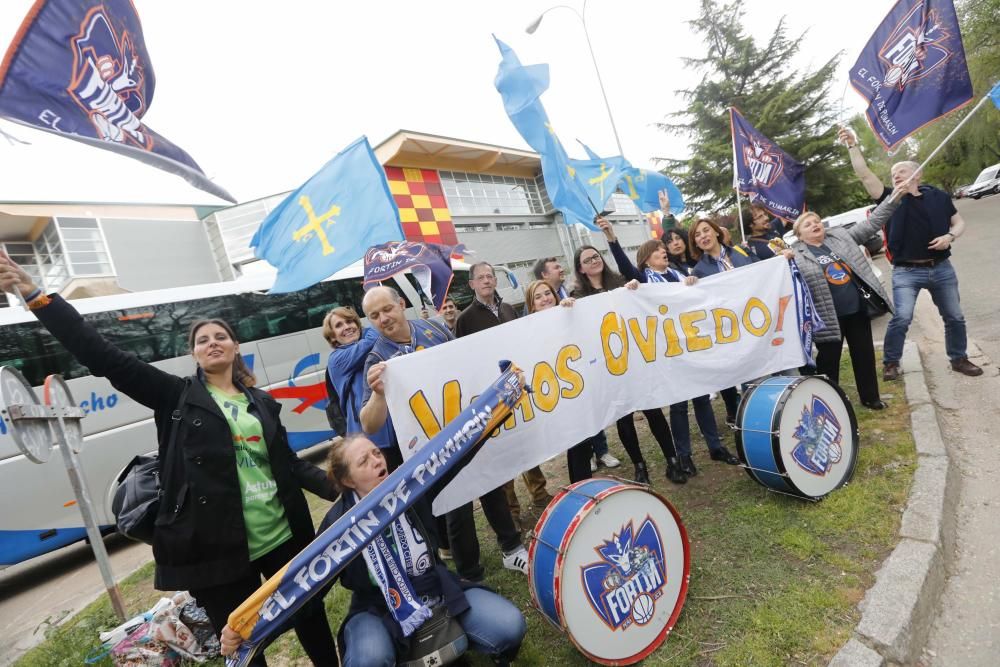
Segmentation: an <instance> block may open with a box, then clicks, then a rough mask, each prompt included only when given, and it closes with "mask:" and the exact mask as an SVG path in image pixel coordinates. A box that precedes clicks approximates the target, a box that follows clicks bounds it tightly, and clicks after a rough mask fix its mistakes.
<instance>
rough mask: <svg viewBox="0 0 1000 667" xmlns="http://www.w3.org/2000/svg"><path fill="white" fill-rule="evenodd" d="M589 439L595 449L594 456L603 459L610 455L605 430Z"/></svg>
mask: <svg viewBox="0 0 1000 667" xmlns="http://www.w3.org/2000/svg"><path fill="white" fill-rule="evenodd" d="M587 439H588V440H590V445H591V446H592V447H593V448H594V456H596V457H597V458H601V457H602V456H604V455H605V454H607V453H608V436H607V435H605V434H604V429H601V430H600V431H598V432H597V433H596V434H594V435H593V436H592V437H590V438H587Z"/></svg>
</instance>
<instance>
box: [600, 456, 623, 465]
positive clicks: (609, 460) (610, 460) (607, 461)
mask: <svg viewBox="0 0 1000 667" xmlns="http://www.w3.org/2000/svg"><path fill="white" fill-rule="evenodd" d="M621 464H622V462H621V461H619V460H618V459H616V458H615V457H613V456H611V452H605V453H604V454H602V455H601V465H603V466H604V467H605V468H617V467H618V466H620V465H621Z"/></svg>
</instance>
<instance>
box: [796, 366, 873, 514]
mask: <svg viewBox="0 0 1000 667" xmlns="http://www.w3.org/2000/svg"><path fill="white" fill-rule="evenodd" d="M779 409H780V411H781V414H780V417H779V423H778V425H777V426H778V429H777V430H778V434H779V435H778V440H779V446H780V448H781V461H782V463H783V464H784V468H785V472H786V473H787V474H788V481H789V482H790V483H791V484H792V485H793V486H794V487H795V488H796V489H797V490H798V491H799V492H801V493H802V494H803V495H805V496H807V497H810V498H820V497H822V496H825V495H826V494H828V493H830V492H831V491H833V490H834V489H837V488H839V487H840V486H843V485H844V484H845V483H846V482H847V481H848V480H849V479H850V478H851V475H853V474H854V466H855V464H856V463H857V456H858V423H857V418H856V417H855V416H854V409H853V408H852V407H851V404H850V403H849V402H848V401H847V398H846V397H845V396H844V393H843V391H841V389H840V387H838V386H836V385H835V384H833V383H831V382H830V381H829V380H826V379H824V378H819V377H808V378H804V379H803V380H802V381H801V382H798V383H797V384H796V385H795V386H794V387H793V388H792V389H791V391H789V392H788V393H787V394H786V395H785V400H784V403H783V404H782V405H781V406H780V408H779Z"/></svg>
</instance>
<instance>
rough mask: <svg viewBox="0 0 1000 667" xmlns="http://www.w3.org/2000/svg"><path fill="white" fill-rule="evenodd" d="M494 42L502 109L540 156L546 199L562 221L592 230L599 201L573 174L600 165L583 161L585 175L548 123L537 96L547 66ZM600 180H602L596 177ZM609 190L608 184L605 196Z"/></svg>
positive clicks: (596, 172) (544, 86) (545, 83)
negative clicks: (527, 62)
mask: <svg viewBox="0 0 1000 667" xmlns="http://www.w3.org/2000/svg"><path fill="white" fill-rule="evenodd" d="M494 39H496V38H495V37H494ZM496 43H497V47H498V48H499V49H500V55H501V58H502V59H501V61H500V68H499V70H498V71H497V76H496V79H495V81H494V84H495V85H496V89H497V91H498V92H499V93H500V97H501V98H502V99H503V106H504V110H505V111H506V112H507V116H508V117H509V118H510V121H511V122H512V123H513V124H514V127H515V128H517V131H518V132H520V133H521V136H522V137H523V138H524V140H525V141H526V142H527V143H528V145H529V146H531V147H532V148H533V149H534V150H535V151H536V152H537V153H538V155H539V157H541V160H542V179H543V180H544V181H545V189H546V190H547V191H548V194H549V201H551V202H552V205H553V206H555V207H556V208H557V209H559V211H561V212H562V214H563V216H564V217H565V220H566V224H568V225H572V224H574V223H580V224H583V225H586V226H587V227H589V228H590V229H593V230H596V229H597V227H595V226H594V224H593V218H594V214H595V213H596V212H597V211H598V210H600V206H601V205H602V203H603V202H601V203H598V202H596V201H591V199H590V198H589V197H588V193H587V189H586V188H584V187H582V186H581V184H580V180H579V179H578V178H577V174H578V173H580V174H581V176H580V177H581V178H584V181H585V182H586V181H589V180H590V179H592V178H600V175H601V174H602V171H601V169H600V165H597V166H596V167H594V168H593V169H590V165H587V166H585V167H584V172H585V174H586V175H585V176H584V172H578V171H577V167H575V166H574V165H573V164H571V161H570V159H569V156H568V155H566V150H565V149H564V148H563V146H562V143H560V141H559V137H557V136H556V133H555V130H554V129H553V128H552V124H551V123H549V117H548V116H547V115H546V113H545V108H544V107H543V106H542V102H541V100H540V99H539V98H540V97H541V95H542V93H544V92H545V91H546V90H548V87H549V66H548V65H522V64H521V61H520V60H518V58H517V54H516V53H514V50H513V49H511V48H510V47H509V46H507V45H506V44H504V43H503V42H501V41H500V40H499V39H497V40H496ZM603 182H604V180H600V181H598V183H603ZM599 189H600V188H598V190H599ZM613 192H614V189H613V188H612V189H611V190H610V191H609V192H608V196H609V197H610V196H611V194H612V193H613Z"/></svg>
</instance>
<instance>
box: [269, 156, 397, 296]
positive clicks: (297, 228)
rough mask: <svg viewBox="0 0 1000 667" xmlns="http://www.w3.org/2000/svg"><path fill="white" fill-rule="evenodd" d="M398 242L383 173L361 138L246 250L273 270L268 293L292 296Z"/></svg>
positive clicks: (281, 207) (281, 208) (291, 198)
mask: <svg viewBox="0 0 1000 667" xmlns="http://www.w3.org/2000/svg"><path fill="white" fill-rule="evenodd" d="M402 238H403V228H402V226H401V225H400V223H399V209H397V208H396V202H395V201H394V200H393V198H392V195H391V194H390V193H389V184H388V183H386V180H385V172H384V171H383V170H382V166H381V165H380V164H379V163H378V160H376V159H375V154H374V153H372V149H371V146H369V145H368V138H367V137H361V138H360V139H358V140H357V141H355V142H354V143H352V144H351V145H350V146H348V147H347V148H345V149H344V150H343V151H341V152H340V153H339V154H338V155H337V156H336V157H335V158H333V159H332V160H330V161H329V162H327V163H326V165H324V167H323V168H322V169H320V170H319V172H318V173H316V174H315V175H314V176H313V177H312V178H310V179H309V180H308V181H306V182H305V184H304V185H302V186H300V187H299V189H298V190H296V191H294V192H293V193H291V194H290V195H288V196H287V197H285V200H284V201H283V202H281V203H280V204H278V207H277V208H275V209H274V210H273V211H271V214H270V215H268V216H267V218H265V219H264V222H262V223H260V228H259V229H258V230H257V233H256V234H254V236H253V239H252V240H251V241H250V247H251V248H254V249H255V250H254V254H256V255H257V257H260V258H261V259H266V260H267V261H268V262H269V263H271V264H272V265H274V266H275V267H277V269H278V279H277V280H275V282H274V287H272V288H271V291H272V292H294V291H297V290H301V289H305V288H307V287H309V286H310V285H315V284H316V283H318V282H319V281H321V280H323V279H324V278H328V277H329V276H332V275H333V274H334V273H336V272H337V271H339V270H340V269H342V268H344V267H346V266H348V265H350V264H352V263H353V262H356V261H357V260H359V259H361V258H362V257H364V255H365V251H366V250H367V249H368V248H369V247H371V246H373V245H377V244H379V243H385V242H386V241H396V240H399V239H402Z"/></svg>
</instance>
